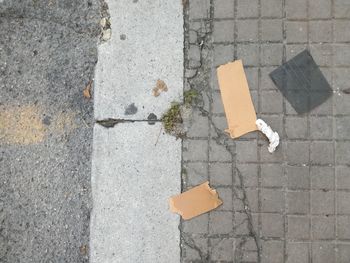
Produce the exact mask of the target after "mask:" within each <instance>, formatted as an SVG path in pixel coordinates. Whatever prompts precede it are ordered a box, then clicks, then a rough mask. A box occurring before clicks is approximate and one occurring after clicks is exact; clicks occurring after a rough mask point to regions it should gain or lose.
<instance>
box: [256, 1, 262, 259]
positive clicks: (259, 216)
mask: <svg viewBox="0 0 350 263" xmlns="http://www.w3.org/2000/svg"><path fill="white" fill-rule="evenodd" d="M261 41H262V22H261V0H258V42H259V47H258V109H257V112H258V113H260V111H261V110H260V108H261V105H260V104H261V102H260V100H261V86H260V83H261ZM259 142H260V139H259V134H258V135H257V137H256V151H257V159H258V162H259V164H258V165H257V169H258V211H259V215H258V229H257V235H258V238H259V240H261V236H262V199H261V195H262V193H261V185H262V179H261V164H260V163H261V156H260V147H261V146H259ZM258 245H259V247H258V248H257V249H258V251H260V252H259V253H258V262H261V260H262V256H261V254H262V251H263V246H262V244H261V242H258Z"/></svg>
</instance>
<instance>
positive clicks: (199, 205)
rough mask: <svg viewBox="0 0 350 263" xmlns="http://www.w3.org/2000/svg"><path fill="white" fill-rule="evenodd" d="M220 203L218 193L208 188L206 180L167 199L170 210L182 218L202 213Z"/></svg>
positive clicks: (189, 217) (185, 218)
mask: <svg viewBox="0 0 350 263" xmlns="http://www.w3.org/2000/svg"><path fill="white" fill-rule="evenodd" d="M221 204H222V201H221V200H220V199H219V196H218V193H217V192H216V190H215V189H212V188H210V186H209V182H208V181H207V182H205V183H203V184H201V185H198V186H196V187H194V188H192V189H191V190H188V191H186V192H184V193H182V194H179V195H176V196H173V197H171V198H170V199H169V205H170V210H171V211H172V212H174V213H177V214H179V215H181V216H182V218H183V219H184V220H187V219H191V218H193V217H195V216H199V215H201V214H204V213H206V212H208V211H210V210H213V209H215V208H217V207H218V206H220V205H221Z"/></svg>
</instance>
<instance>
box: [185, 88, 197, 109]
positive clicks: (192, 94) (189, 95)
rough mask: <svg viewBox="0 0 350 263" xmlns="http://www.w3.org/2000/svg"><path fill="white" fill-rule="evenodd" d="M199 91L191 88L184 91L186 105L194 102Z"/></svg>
mask: <svg viewBox="0 0 350 263" xmlns="http://www.w3.org/2000/svg"><path fill="white" fill-rule="evenodd" d="M198 94H199V93H198V91H197V90H195V89H190V90H188V91H185V92H184V102H185V106H191V104H192V102H193V101H194V100H195V99H196V98H197V97H198Z"/></svg>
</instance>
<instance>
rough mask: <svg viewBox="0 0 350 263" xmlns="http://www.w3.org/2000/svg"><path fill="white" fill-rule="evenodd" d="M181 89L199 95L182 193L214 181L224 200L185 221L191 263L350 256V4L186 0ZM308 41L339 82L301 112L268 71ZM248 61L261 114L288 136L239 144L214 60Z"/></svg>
mask: <svg viewBox="0 0 350 263" xmlns="http://www.w3.org/2000/svg"><path fill="white" fill-rule="evenodd" d="M185 14H186V18H185V22H186V32H185V34H186V37H185V44H186V52H185V53H186V58H187V60H186V72H185V75H186V80H185V88H186V89H187V90H188V89H190V88H193V89H196V90H198V91H200V98H199V99H198V101H197V105H195V106H194V110H193V116H192V118H191V122H190V123H191V124H190V125H189V127H188V132H187V138H186V139H185V140H184V142H183V189H187V188H188V187H191V186H194V185H196V184H198V183H201V182H203V181H205V180H209V181H210V183H211V185H212V186H214V187H215V188H216V189H217V190H218V191H219V194H220V197H221V198H222V199H223V201H224V205H223V206H221V207H220V208H219V209H217V210H216V211H213V212H211V213H209V214H205V215H202V216H200V217H198V218H195V219H193V220H190V221H186V222H182V223H181V231H182V261H183V262H207V261H210V262H235V263H238V262H264V263H274V262H276V263H281V262H288V263H292V262H297V263H304V262H316V263H323V262H324V263H332V262H338V263H345V262H346V263H348V262H350V191H349V190H350V172H349V171H350V170H349V163H350V95H349V94H347V93H346V92H344V90H346V89H348V88H349V83H350V68H349V66H350V2H349V1H348V0H190V1H189V2H188V3H187V4H186V7H185ZM305 48H307V49H309V50H310V52H311V54H312V56H313V57H314V59H315V61H316V63H317V64H318V65H319V66H320V67H321V70H322V72H323V73H324V75H325V77H326V78H327V80H328V81H329V83H330V84H331V86H332V87H333V89H334V94H333V96H332V97H331V98H330V99H329V100H327V101H326V102H325V103H323V104H322V105H320V106H319V107H317V108H316V109H315V110H313V111H311V112H310V113H308V114H304V115H297V114H296V112H295V111H294V110H293V108H292V107H291V106H290V104H289V103H288V102H287V101H286V100H285V99H284V98H283V96H282V94H281V93H280V91H278V90H277V88H276V87H275V86H274V84H273V83H272V81H271V80H270V78H269V76H268V73H270V72H271V71H272V70H273V69H275V68H277V67H278V66H279V65H281V63H282V62H285V61H286V60H288V59H289V58H291V57H293V56H294V55H296V54H297V53H299V52H300V51H302V50H304V49H305ZM234 59H243V62H244V64H245V66H246V68H245V70H246V74H247V77H248V81H249V85H250V89H251V95H252V97H253V100H254V104H255V109H256V111H257V114H258V117H260V118H262V119H264V120H265V121H266V122H267V123H268V124H269V125H271V126H272V128H273V129H274V130H276V131H277V132H278V133H279V134H280V137H281V145H280V146H279V148H278V150H277V151H276V152H275V153H273V154H270V153H269V152H268V151H267V145H268V142H267V140H266V138H265V137H264V136H263V135H262V134H259V133H258V132H254V133H251V134H248V135H246V136H243V137H242V138H240V139H238V140H232V139H230V138H229V137H228V136H227V135H226V134H225V133H224V132H223V130H224V129H225V128H226V119H225V114H224V110H223V105H222V102H221V98H220V91H219V89H218V84H217V80H216V67H217V66H218V65H220V64H222V63H226V62H228V61H232V60H234Z"/></svg>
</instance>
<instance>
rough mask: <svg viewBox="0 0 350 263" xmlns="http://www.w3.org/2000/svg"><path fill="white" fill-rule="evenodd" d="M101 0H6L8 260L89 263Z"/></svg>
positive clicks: (1, 11)
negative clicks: (88, 92) (92, 84)
mask: <svg viewBox="0 0 350 263" xmlns="http://www.w3.org/2000/svg"><path fill="white" fill-rule="evenodd" d="M99 20H100V2H99V1H98V0H84V1H70V0H67V1H55V0H50V1H46V0H33V1H20V0H2V1H0V262H11V263H12V262H87V261H88V260H89V256H88V255H89V246H88V244H89V220H90V211H91V203H92V202H91V190H90V189H91V186H90V175H91V151H92V149H91V144H92V126H93V100H92V99H88V98H85V97H84V96H83V90H84V88H85V87H86V85H87V84H88V83H89V81H90V80H91V79H92V78H93V73H94V67H95V64H96V62H97V45H98V38H99Z"/></svg>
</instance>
